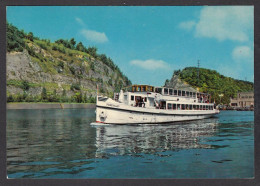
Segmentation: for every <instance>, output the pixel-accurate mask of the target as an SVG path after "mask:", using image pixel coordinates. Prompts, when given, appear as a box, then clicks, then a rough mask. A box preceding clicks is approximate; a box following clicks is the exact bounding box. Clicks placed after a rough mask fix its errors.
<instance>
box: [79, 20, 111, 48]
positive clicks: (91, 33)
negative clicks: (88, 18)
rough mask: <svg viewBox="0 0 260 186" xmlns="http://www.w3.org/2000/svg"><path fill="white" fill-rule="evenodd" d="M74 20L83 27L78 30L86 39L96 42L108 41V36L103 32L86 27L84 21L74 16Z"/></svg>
mask: <svg viewBox="0 0 260 186" xmlns="http://www.w3.org/2000/svg"><path fill="white" fill-rule="evenodd" d="M75 20H76V21H77V23H78V24H80V25H81V26H82V27H83V28H84V29H82V30H81V31H80V33H81V35H83V36H84V37H85V38H86V39H87V40H89V41H93V42H96V43H104V42H107V41H108V38H107V36H106V34H105V33H104V32H98V31H95V30H90V29H86V25H85V23H84V22H83V21H82V19H80V18H78V17H76V18H75Z"/></svg>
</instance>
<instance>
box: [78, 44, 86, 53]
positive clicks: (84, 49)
mask: <svg viewBox="0 0 260 186" xmlns="http://www.w3.org/2000/svg"><path fill="white" fill-rule="evenodd" d="M76 49H77V50H78V51H81V52H86V51H87V49H86V48H85V46H84V45H83V44H82V42H79V43H78V44H77V46H76Z"/></svg>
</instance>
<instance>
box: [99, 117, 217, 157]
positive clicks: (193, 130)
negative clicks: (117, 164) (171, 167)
mask: <svg viewBox="0 0 260 186" xmlns="http://www.w3.org/2000/svg"><path fill="white" fill-rule="evenodd" d="M217 121H218V120H217V119H216V118H214V119H210V120H201V121H192V122H186V123H177V124H169V125H135V126H130V125H109V126H95V128H96V147H97V151H96V157H97V158H102V157H103V158H104V157H105V156H107V155H126V154H138V153H149V154H150V153H155V152H162V151H167V150H179V149H198V148H204V149H205V148H214V147H213V146H211V145H208V144H203V143H200V139H201V138H205V137H209V136H213V135H214V134H215V133H216V132H217V130H218V122H217Z"/></svg>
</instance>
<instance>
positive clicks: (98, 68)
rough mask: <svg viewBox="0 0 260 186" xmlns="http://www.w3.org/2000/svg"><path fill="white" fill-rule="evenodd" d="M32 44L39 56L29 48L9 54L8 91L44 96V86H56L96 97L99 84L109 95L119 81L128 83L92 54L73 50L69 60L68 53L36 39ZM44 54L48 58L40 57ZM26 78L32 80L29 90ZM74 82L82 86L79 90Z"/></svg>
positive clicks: (60, 90)
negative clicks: (25, 84) (44, 44)
mask: <svg viewBox="0 0 260 186" xmlns="http://www.w3.org/2000/svg"><path fill="white" fill-rule="evenodd" d="M28 44H29V46H31V49H32V50H33V51H34V53H35V55H36V56H38V57H34V56H31V55H29V53H28V51H27V50H25V49H24V50H23V52H11V53H7V54H6V65H7V94H8V95H18V94H20V95H22V94H24V92H26V94H28V95H31V96H40V95H41V93H42V91H43V87H44V88H46V90H47V92H53V91H54V90H55V92H56V94H57V95H62V94H63V93H64V91H65V92H66V96H67V97H72V96H73V95H75V93H76V92H81V93H82V94H86V96H92V97H94V96H95V93H96V85H97V84H98V85H99V88H100V89H101V90H102V93H103V94H107V95H112V93H113V92H114V90H115V86H118V85H119V84H120V85H121V86H127V82H125V80H124V78H123V77H122V76H120V74H119V73H118V72H115V71H114V70H112V69H111V68H110V67H109V66H107V65H106V64H104V63H103V62H102V61H100V60H98V59H95V58H93V57H91V56H88V55H86V54H85V55H84V54H83V55H79V54H72V56H69V57H71V59H70V60H69V61H68V59H66V57H67V56H66V54H63V53H60V52H56V51H52V50H50V51H48V50H44V49H42V48H40V47H39V46H37V45H36V44H33V43H32V42H29V43H28ZM57 56H58V57H57ZM41 57H42V58H43V59H47V60H42V61H40V60H39V59H40V58H41ZM24 82H26V83H27V84H28V88H26V90H25V88H24V87H23V83H24ZM73 85H77V86H78V87H77V88H76V90H75V89H74V88H73Z"/></svg>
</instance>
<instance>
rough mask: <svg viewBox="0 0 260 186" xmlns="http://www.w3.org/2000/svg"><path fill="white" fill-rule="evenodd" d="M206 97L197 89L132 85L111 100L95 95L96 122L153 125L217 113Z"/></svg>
mask: <svg viewBox="0 0 260 186" xmlns="http://www.w3.org/2000/svg"><path fill="white" fill-rule="evenodd" d="M209 99H210V97H209V95H207V94H204V93H200V92H190V91H184V90H176V89H172V88H167V87H154V86H149V85H132V86H131V87H128V89H125V91H123V90H121V91H120V93H115V94H114V99H111V98H108V97H104V96H100V95H97V103H96V122H97V123H104V124H157V123H172V122H176V121H188V120H198V119H204V118H209V117H212V116H214V115H216V114H218V113H219V110H218V109H216V108H215V106H214V103H210V100H209Z"/></svg>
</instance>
